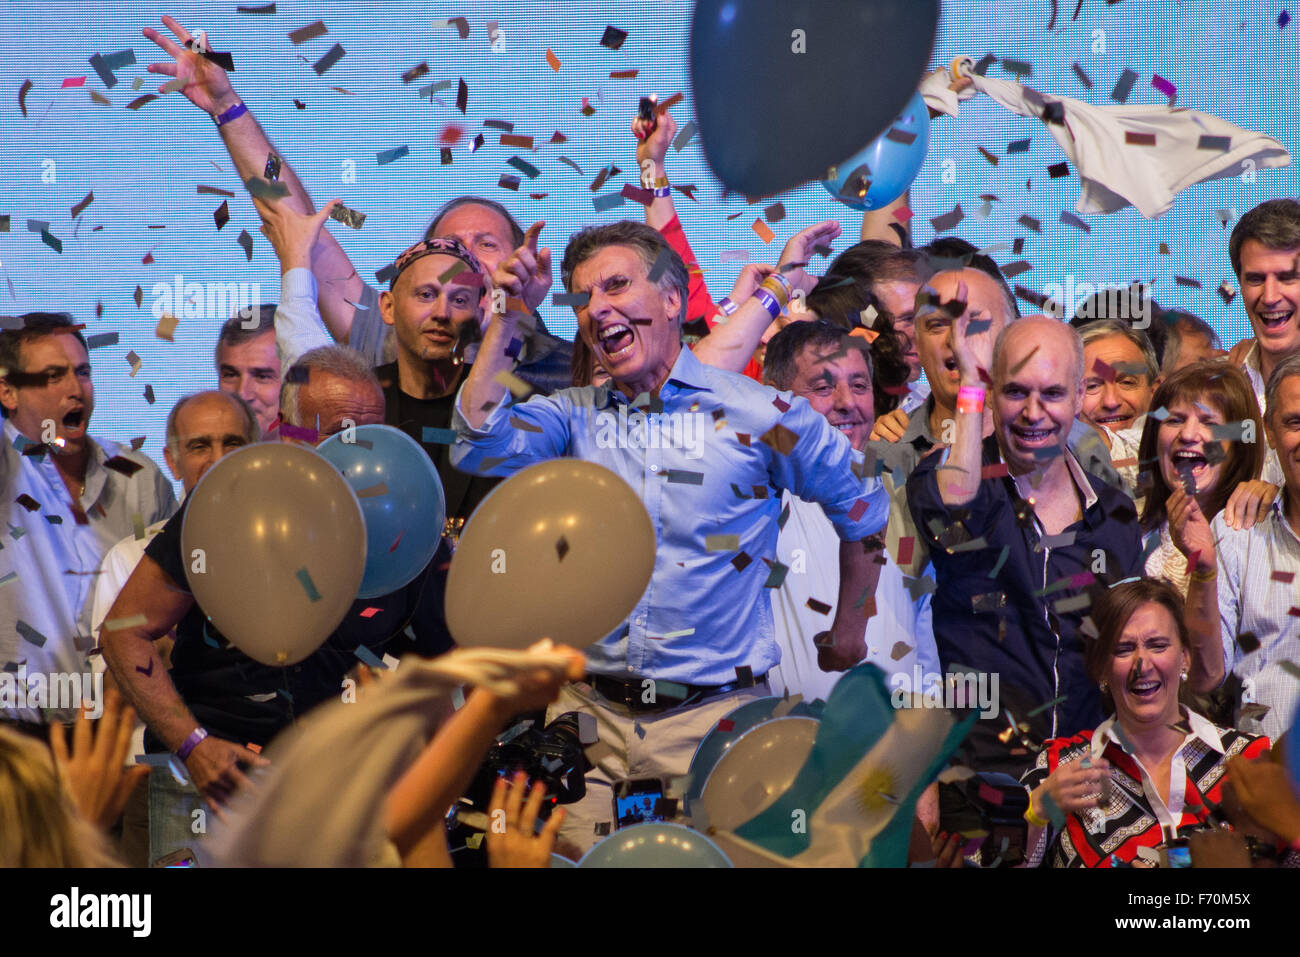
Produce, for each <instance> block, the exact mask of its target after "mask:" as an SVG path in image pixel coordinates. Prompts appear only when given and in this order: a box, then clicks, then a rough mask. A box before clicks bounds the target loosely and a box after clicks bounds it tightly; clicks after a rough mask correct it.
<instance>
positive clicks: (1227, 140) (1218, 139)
mask: <svg viewBox="0 0 1300 957" xmlns="http://www.w3.org/2000/svg"><path fill="white" fill-rule="evenodd" d="M1196 148H1197V149H1198V150H1215V151H1217V152H1220V153H1226V152H1227V151H1228V150H1230V149H1232V137H1231V136H1204V135H1203V136H1201V138H1200V139H1199V140H1197V142H1196Z"/></svg>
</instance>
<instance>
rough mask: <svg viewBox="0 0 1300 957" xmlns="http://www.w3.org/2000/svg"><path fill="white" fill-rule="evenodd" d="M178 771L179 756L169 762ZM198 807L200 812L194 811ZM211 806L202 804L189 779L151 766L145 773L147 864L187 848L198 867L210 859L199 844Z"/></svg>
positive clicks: (167, 769) (183, 767)
mask: <svg viewBox="0 0 1300 957" xmlns="http://www.w3.org/2000/svg"><path fill="white" fill-rule="evenodd" d="M173 763H174V764H176V765H179V766H180V768H181V770H182V771H183V770H184V769H185V766H184V765H183V764H181V762H180V760H179V759H175V760H174V761H173ZM196 810H201V811H202V813H201V814H197V815H196V814H195V813H194V812H195V811H196ZM211 813H212V812H211V809H210V808H207V807H204V804H203V798H202V797H201V796H200V795H199V792H198V790H197V789H196V788H195V787H194V785H193V784H191V783H190V782H189V779H188V776H187V778H186V782H185V783H184V784H180V783H179V782H177V780H176V778H175V777H174V776H173V774H172V772H171V769H170V768H168V767H166V766H161V767H160V766H155V767H154V768H153V770H152V771H150V772H149V863H150V865H152V864H153V863H154V862H155V861H157V860H158V859H159V858H162V857H166V856H167V855H168V854H171V853H172V852H174V851H179V850H181V849H182V848H189V849H190V850H192V851H193V852H194V856H195V858H196V859H197V860H198V862H199V864H200V865H201V866H204V867H206V866H209V865H210V863H211V861H210V859H209V858H208V857H207V855H206V854H205V852H204V849H203V848H202V847H201V846H200V842H201V841H202V840H203V839H204V837H205V836H206V833H207V819H208V817H209V815H210V814H211Z"/></svg>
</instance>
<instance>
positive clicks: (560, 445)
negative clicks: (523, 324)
mask: <svg viewBox="0 0 1300 957" xmlns="http://www.w3.org/2000/svg"><path fill="white" fill-rule="evenodd" d="M515 265H517V266H518V267H519V268H518V269H513V267H512V266H511V264H510V263H507V264H506V266H504V267H503V268H502V269H501V270H498V273H497V276H498V278H499V279H501V278H503V277H505V276H506V275H507V274H510V273H511V272H513V274H514V275H513V282H511V281H504V282H500V283H499V284H500V285H502V287H503V288H504V289H505V292H506V295H507V296H509V297H511V298H509V299H507V308H506V311H505V312H504V313H501V314H497V315H494V316H493V318H492V321H491V323H490V325H489V327H488V331H487V334H486V336H485V338H484V341H483V344H482V346H481V348H480V350H479V354H478V358H477V360H476V361H475V363H474V366H473V369H472V371H471V373H470V375H469V377H468V378H467V379H466V382H465V385H464V387H463V388H462V389H461V392H460V395H459V396H458V398H457V404H456V411H455V415H454V418H453V425H454V427H455V430H456V433H457V438H456V443H455V445H454V446H453V449H452V461H453V463H454V464H455V465H456V466H457V467H458V468H461V469H464V470H467V471H472V472H478V473H480V474H490V475H510V474H512V473H514V472H517V471H519V470H521V469H523V468H526V467H527V466H529V465H533V464H535V463H537V462H540V461H544V460H546V459H550V458H556V457H560V456H569V457H574V458H581V459H585V460H587V461H592V462H596V463H597V464H599V465H602V466H604V467H606V468H608V469H610V470H611V471H613V472H615V473H616V474H617V475H619V476H620V477H621V478H623V480H624V481H626V482H627V483H628V485H629V486H631V487H632V489H633V490H634V491H635V492H636V493H637V494H638V496H639V497H640V498H641V501H642V502H643V504H644V505H645V507H646V511H647V512H648V513H649V516H650V520H651V522H652V524H653V525H654V527H655V531H656V537H657V540H658V549H657V553H656V556H655V565H654V571H653V573H652V575H651V579H650V584H649V586H648V587H647V589H646V591H645V594H644V595H642V597H641V600H640V601H639V602H638V603H637V605H636V607H635V608H634V609H633V611H632V613H631V615H630V616H629V618H628V620H627V622H625V623H624V624H623V625H621V626H620V627H619V628H617V629H615V631H614V632H613V633H611V634H610V635H608V636H606V637H605V638H604V639H602V640H601V641H600V642H598V643H597V644H595V645H593V646H592V647H591V648H590V649H588V651H587V657H588V662H589V667H590V674H589V675H588V683H585V684H579V685H575V686H572V687H571V688H570V689H569V690H568V691H567V692H566V696H564V697H562V698H561V700H560V702H559V703H558V704H557V705H556V706H554V708H553V710H558V711H568V710H584V711H587V712H589V713H592V714H594V715H595V716H596V718H597V723H598V727H600V729H601V737H602V745H604V746H607V747H608V748H611V749H613V753H612V754H606V755H604V756H603V760H596V759H593V760H595V763H596V764H597V768H596V771H595V772H594V773H593V774H592V775H589V777H588V798H587V799H586V800H585V801H584V802H582V804H580V805H575V806H574V808H572V809H570V823H568V824H566V826H565V830H564V833H565V835H566V837H568V838H569V839H570V841H571V842H573V843H576V844H578V845H579V846H580V847H581V846H585V845H587V844H590V843H591V842H592V840H594V839H595V838H596V837H598V836H599V835H598V830H599V829H600V827H601V825H602V824H603V823H605V822H610V821H611V820H612V817H613V815H612V811H611V807H612V805H611V802H610V801H609V792H608V791H607V790H605V789H604V788H607V787H609V786H610V784H611V783H612V781H613V780H614V779H616V778H618V777H621V776H623V775H626V774H628V773H635V774H636V775H637V776H639V777H644V776H659V777H671V776H673V775H680V774H682V773H684V772H685V770H686V768H687V766H688V765H689V763H690V758H691V755H692V754H693V752H694V749H695V746H696V744H697V743H698V741H699V739H700V738H701V737H702V736H703V735H704V734H705V733H707V731H708V730H709V728H711V727H712V726H713V724H714V723H715V722H716V720H717V719H718V718H720V717H721V716H722V715H723V714H725V713H726V712H727V711H729V710H731V709H732V708H734V707H735V706H736V705H738V704H739V703H741V701H742V700H743V697H742V695H743V696H749V697H752V696H753V692H754V688H755V686H757V688H758V690H759V691H760V692H763V691H766V683H765V680H764V678H765V675H766V673H767V671H768V670H769V669H770V668H771V667H772V666H773V665H774V664H776V662H777V660H778V652H777V648H776V644H775V641H774V638H773V625H772V613H771V605H770V602H769V600H768V597H767V596H766V595H765V594H764V592H763V588H764V586H765V585H766V584H767V583H768V582H769V580H770V577H771V575H772V572H773V570H774V569H773V568H769V565H768V562H770V561H775V559H776V540H777V531H778V529H779V526H780V524H781V520H780V507H781V504H780V503H781V493H782V492H783V491H785V490H789V491H790V492H792V493H793V494H795V495H797V496H799V497H800V498H803V499H804V500H805V501H809V502H815V503H817V504H819V505H820V506H821V507H822V509H823V510H824V512H825V513H826V516H827V518H829V519H830V521H831V523H832V524H833V525H834V526H835V530H836V534H837V535H838V536H839V538H840V541H841V545H840V573H841V577H840V592H839V595H838V596H837V598H838V601H837V604H836V612H835V615H834V618H833V620H832V621H829V622H828V629H827V630H829V631H830V633H831V638H830V640H829V641H828V642H827V644H826V645H825V647H823V648H822V649H821V653H820V657H821V664H822V667H824V668H826V669H827V670H846V669H848V668H850V667H852V666H853V665H854V664H857V663H858V662H859V661H861V660H862V658H863V657H865V653H866V648H865V641H864V639H863V634H864V631H865V625H866V620H867V617H868V616H869V614H870V612H871V609H872V608H873V606H874V601H873V600H872V598H873V595H874V591H875V585H876V581H877V578H878V577H879V573H880V567H881V566H880V565H879V564H877V562H876V558H877V555H878V554H879V553H878V548H879V544H878V542H877V543H864V542H863V540H864V539H867V538H868V537H869V536H873V535H876V534H877V533H879V532H881V531H882V530H883V527H884V524H885V518H886V515H887V513H888V501H887V497H886V495H885V493H884V490H883V488H882V487H881V486H880V483H879V482H878V481H877V480H876V479H874V478H865V479H864V478H862V477H861V462H862V460H861V456H860V454H859V453H857V452H855V451H854V450H853V449H852V448H851V446H850V444H849V440H848V439H847V438H846V437H845V436H844V435H843V434H841V433H840V432H839V431H838V430H836V429H835V428H833V427H832V426H831V425H830V424H829V423H828V422H827V421H826V420H825V419H824V418H823V417H822V416H821V415H819V414H818V413H817V412H816V411H814V410H813V408H812V407H811V406H810V405H809V404H808V402H807V400H806V399H803V398H799V397H794V396H792V395H791V394H790V393H788V392H786V393H781V392H778V391H777V390H775V389H772V388H769V387H766V386H760V385H758V384H757V383H755V382H753V381H752V380H750V379H747V378H745V377H744V376H739V375H734V374H731V373H727V372H722V371H720V370H717V369H713V368H710V367H708V366H705V365H703V364H701V363H700V362H699V361H698V360H697V359H696V358H695V357H694V356H693V355H691V353H690V351H689V350H687V349H684V348H682V343H681V324H682V320H683V318H684V310H685V303H686V297H687V292H686V290H687V278H688V277H687V272H686V267H685V265H684V264H683V263H682V260H681V258H680V257H679V256H677V254H676V253H674V252H673V251H672V250H671V249H670V248H669V247H668V245H667V243H666V242H665V241H664V240H663V238H662V237H661V236H660V235H659V234H658V233H657V232H656V231H655V230H653V229H650V228H649V227H647V226H643V225H641V224H638V223H631V222H621V223H614V224H610V225H607V226H600V227H593V228H590V229H586V230H583V231H582V232H580V233H578V234H577V235H575V236H574V238H573V239H572V240H571V241H570V243H569V246H568V248H567V250H566V252H565V257H564V263H563V266H562V268H561V275H562V277H563V279H564V282H565V285H566V288H567V289H568V290H569V293H570V294H571V295H573V296H574V297H575V301H574V308H575V310H576V312H577V317H578V326H579V334H580V335H582V336H583V337H584V338H585V339H586V341H587V343H588V345H589V346H590V347H591V348H592V351H593V352H594V354H595V355H596V359H597V361H598V362H599V363H600V364H601V365H602V366H603V367H604V368H605V369H606V370H607V371H608V372H609V374H610V377H611V380H612V382H611V387H594V386H587V387H584V388H577V389H567V390H562V391H560V392H557V393H555V394H554V395H552V396H545V397H542V396H534V397H533V398H531V399H529V400H528V401H527V402H524V403H521V404H512V403H511V401H510V393H509V392H508V391H507V390H506V388H505V386H504V385H502V384H501V382H499V381H498V379H497V377H498V375H499V373H501V372H508V371H509V368H510V361H511V360H510V358H509V355H508V354H507V347H508V345H509V343H510V341H511V339H512V338H513V337H514V335H515V324H516V322H518V321H519V320H520V317H521V316H522V315H524V314H525V313H526V310H525V309H524V308H523V303H522V302H521V301H520V300H519V299H518V298H517V297H518V293H519V291H520V290H521V289H522V287H523V285H524V283H525V282H526V281H527V278H528V275H529V274H530V273H531V272H532V269H530V268H529V265H528V264H527V263H524V262H519V261H515ZM652 274H654V275H655V277H656V278H655V280H653V281H652V280H651V278H650V276H651V275H652ZM643 410H644V411H643ZM855 466H856V467H857V468H856V470H855ZM522 518H523V517H522V516H521V520H522ZM732 536H734V538H733V537H732ZM764 559H766V560H767V561H764ZM827 611H829V609H827ZM646 679H650V680H651V681H652V682H653V684H654V687H655V694H654V695H652V696H651V697H652V698H653V700H652V701H645V700H643V699H644V698H645V695H644V694H643V688H644V682H645V680H646ZM746 693H748V694H747V695H746ZM575 699H576V700H575ZM738 699H739V700H738ZM636 715H644V717H641V718H637V717H634V716H636ZM629 731H631V732H632V734H628V733H627V732H629ZM652 731H653V733H651V732H652ZM602 805H603V807H602ZM589 825H590V826H589Z"/></svg>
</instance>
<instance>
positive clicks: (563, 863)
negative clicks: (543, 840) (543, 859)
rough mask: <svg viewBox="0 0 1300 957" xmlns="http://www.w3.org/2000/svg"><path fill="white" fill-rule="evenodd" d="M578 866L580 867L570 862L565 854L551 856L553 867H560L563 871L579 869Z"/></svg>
mask: <svg viewBox="0 0 1300 957" xmlns="http://www.w3.org/2000/svg"><path fill="white" fill-rule="evenodd" d="M577 866H578V865H577V864H575V863H573V861H571V860H569V859H568V858H567V857H565V856H564V855H563V854H552V855H551V867H558V868H560V869H561V870H563V869H564V868H566V867H577Z"/></svg>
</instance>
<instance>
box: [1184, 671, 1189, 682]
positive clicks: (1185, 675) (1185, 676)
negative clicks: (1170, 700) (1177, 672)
mask: <svg viewBox="0 0 1300 957" xmlns="http://www.w3.org/2000/svg"><path fill="white" fill-rule="evenodd" d="M1187 674H1188V673H1187V672H1186V671H1184V672H1183V680H1184V681H1186V680H1187Z"/></svg>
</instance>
